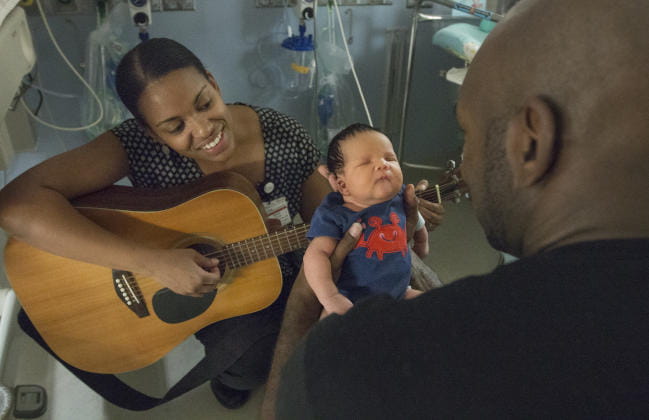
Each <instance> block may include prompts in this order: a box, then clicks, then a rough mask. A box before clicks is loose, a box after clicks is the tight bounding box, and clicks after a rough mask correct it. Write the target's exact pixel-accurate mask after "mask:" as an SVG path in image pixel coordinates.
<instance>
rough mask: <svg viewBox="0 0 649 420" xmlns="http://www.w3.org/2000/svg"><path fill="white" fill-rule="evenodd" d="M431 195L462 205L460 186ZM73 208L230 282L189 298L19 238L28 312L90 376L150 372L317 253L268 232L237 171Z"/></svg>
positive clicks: (11, 246)
mask: <svg viewBox="0 0 649 420" xmlns="http://www.w3.org/2000/svg"><path fill="white" fill-rule="evenodd" d="M421 195H422V196H424V197H426V198H427V199H429V200H430V201H433V202H441V201H444V200H447V199H453V198H456V197H457V196H458V181H457V178H455V179H454V180H452V181H450V182H449V183H447V184H443V185H437V186H434V187H431V188H429V189H428V190H427V191H425V192H424V193H422V194H421ZM73 204H74V206H75V207H76V208H77V209H78V210H79V211H80V212H81V213H82V214H84V215H85V216H86V217H88V218H90V219H91V220H93V221H94V222H96V223H97V224H99V225H100V226H102V227H103V228H105V229H107V230H109V231H111V232H113V233H115V234H117V235H120V236H122V237H124V238H127V239H129V240H132V241H137V242H138V243H142V244H145V245H147V246H150V247H154V248H165V249H169V248H179V247H191V248H194V249H196V250H197V251H199V252H201V253H202V254H205V255H208V256H214V257H216V258H218V259H219V261H220V263H219V268H220V270H221V273H222V278H223V282H222V283H221V284H220V285H219V286H218V287H217V288H216V289H215V290H214V291H213V292H211V293H208V294H206V295H204V296H202V297H188V296H183V295H179V294H176V293H174V292H172V291H171V290H169V289H168V288H165V287H164V286H163V285H161V284H160V283H158V282H157V281H156V280H154V279H152V278H147V277H144V276H139V275H137V274H136V273H131V272H127V271H123V270H118V269H111V268H106V267H102V266H98V265H94V264H89V263H85V262H81V261H77V260H72V259H68V258H64V257H60V256H56V255H53V254H50V253H48V252H46V251H42V250H40V249H38V248H35V247H32V246H30V245H28V244H26V243H25V242H22V241H20V240H18V239H16V238H13V237H12V238H10V239H9V241H8V242H7V245H6V248H5V268H6V272H7V278H8V279H9V282H10V283H11V286H12V287H13V289H14V291H15V293H16V295H17V297H18V300H19V301H20V303H21V305H22V307H23V308H24V310H25V311H26V312H27V314H28V316H29V317H30V319H31V321H32V322H33V324H34V326H35V327H36V329H37V330H38V331H39V333H40V334H41V335H42V337H43V338H44V340H45V341H46V342H47V343H48V345H49V346H50V347H51V348H52V350H53V351H54V352H55V353H56V354H57V355H58V356H59V357H61V358H62V359H63V360H65V361H66V362H68V363H69V364H71V365H72V366H75V367H77V368H79V369H83V370H86V371H89V372H97V373H121V372H127V371H131V370H135V369H139V368H142V367H145V366H147V365H149V364H152V363H154V362H156V361H157V360H159V359H160V358H162V357H163V356H164V355H166V354H167V353H168V352H169V351H171V349H173V348H174V347H175V346H177V345H178V344H180V343H181V342H182V341H184V340H185V339H186V338H187V337H188V336H189V335H191V334H193V333H195V332H197V331H198V330H200V329H201V328H203V327H205V326H207V325H209V324H212V323H214V322H217V321H221V320H224V319H227V318H232V317H236V316H240V315H245V314H249V313H252V312H255V311H259V310H261V309H264V308H266V307H267V306H269V305H270V304H271V303H273V302H274V301H275V299H276V298H277V296H278V295H279V293H280V290H281V287H282V274H281V271H280V267H279V263H278V261H277V258H276V257H277V256H278V255H281V254H284V253H287V252H290V251H294V250H296V249H300V248H304V247H306V245H307V239H306V232H307V230H308V225H299V226H296V227H290V228H286V229H283V230H280V231H277V232H273V233H268V231H267V228H266V225H265V223H264V211H263V206H262V205H261V200H260V199H259V196H258V195H257V192H256V191H255V189H254V188H253V187H252V185H251V184H250V183H249V182H248V181H247V180H246V179H245V178H243V177H242V176H240V175H238V174H234V173H225V174H224V173H220V174H215V175H210V176H207V177H203V178H201V179H200V180H198V181H197V182H195V183H193V184H187V185H183V186H178V187H172V188H166V189H164V190H153V189H144V188H134V187H125V186H111V187H109V188H106V189H104V190H102V191H99V192H96V193H92V194H90V195H87V196H84V197H81V198H79V199H76V200H74V201H73Z"/></svg>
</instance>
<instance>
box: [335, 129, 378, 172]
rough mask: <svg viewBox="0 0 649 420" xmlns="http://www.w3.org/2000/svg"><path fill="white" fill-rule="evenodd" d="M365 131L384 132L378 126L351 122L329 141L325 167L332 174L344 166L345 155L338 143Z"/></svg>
mask: <svg viewBox="0 0 649 420" xmlns="http://www.w3.org/2000/svg"><path fill="white" fill-rule="evenodd" d="M365 131H376V132H377V133H381V134H385V133H383V132H382V131H381V130H379V129H378V128H374V127H372V126H371V125H367V124H363V123H354V124H351V125H349V126H347V127H345V128H343V129H342V130H340V132H338V134H336V135H335V136H334V137H333V138H332V139H331V142H329V149H328V150H327V169H328V170H329V172H330V173H332V174H337V173H338V172H340V170H341V169H342V168H343V166H345V157H344V156H343V151H342V148H341V147H340V143H342V142H343V141H344V140H347V139H348V138H350V137H353V136H355V135H356V134H358V133H363V132H365Z"/></svg>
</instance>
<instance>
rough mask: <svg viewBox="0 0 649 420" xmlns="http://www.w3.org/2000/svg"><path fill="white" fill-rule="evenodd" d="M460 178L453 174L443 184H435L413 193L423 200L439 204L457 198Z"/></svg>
mask: <svg viewBox="0 0 649 420" xmlns="http://www.w3.org/2000/svg"><path fill="white" fill-rule="evenodd" d="M462 185H463V184H462V180H461V179H460V178H459V177H457V176H453V177H452V179H451V180H450V181H448V182H445V183H443V184H435V185H433V186H431V187H428V188H427V189H425V190H424V191H416V192H415V195H416V196H417V197H421V198H423V199H424V200H428V201H430V202H433V203H437V204H441V203H442V202H444V201H448V200H456V199H459V198H460V196H461V194H462V192H461V188H462Z"/></svg>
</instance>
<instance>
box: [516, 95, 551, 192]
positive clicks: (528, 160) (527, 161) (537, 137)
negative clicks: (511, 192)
mask: <svg viewBox="0 0 649 420" xmlns="http://www.w3.org/2000/svg"><path fill="white" fill-rule="evenodd" d="M557 127H558V121H557V116H556V114H555V113H554V110H553V108H552V106H551V104H550V103H549V102H548V101H546V100H545V99H543V98H541V97H538V96H535V97H532V98H530V99H528V100H526V101H525V103H524V104H523V107H522V108H521V110H520V111H519V112H518V113H517V114H516V115H515V116H514V117H513V118H512V119H511V120H510V121H509V124H508V126H507V132H506V134H505V144H506V150H507V159H508V161H509V164H510V167H511V169H512V176H513V180H512V181H513V186H514V188H516V187H528V186H531V185H534V184H535V183H537V182H539V181H540V180H541V179H542V178H543V177H544V175H545V174H546V173H547V172H548V171H549V170H550V169H551V167H552V165H553V164H554V161H555V155H556V150H557V146H558V141H559V139H558V135H557Z"/></svg>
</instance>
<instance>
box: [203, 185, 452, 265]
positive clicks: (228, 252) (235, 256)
mask: <svg viewBox="0 0 649 420" xmlns="http://www.w3.org/2000/svg"><path fill="white" fill-rule="evenodd" d="M458 184H459V180H458V179H454V180H452V181H450V182H447V183H445V184H441V185H439V184H437V185H434V186H432V187H429V188H428V189H426V190H425V191H418V192H417V193H416V194H417V196H418V197H422V198H424V199H426V200H428V201H432V202H433V203H441V202H442V201H445V200H451V199H454V198H456V197H458V196H459V193H458ZM308 230H309V225H308V224H302V225H298V226H292V227H288V228H285V229H282V230H280V231H277V232H274V233H269V234H265V235H260V236H257V237H254V238H250V239H246V240H244V241H241V242H235V243H231V244H228V245H226V246H224V247H223V248H221V249H219V250H218V251H216V252H214V253H211V254H206V256H208V257H212V256H213V257H216V258H218V259H219V261H220V264H224V265H225V266H227V267H229V268H239V267H243V266H246V265H250V264H253V263H256V262H258V261H263V260H265V259H267V258H272V257H276V256H278V255H282V254H286V253H287V252H291V251H295V250H297V249H300V248H306V246H307V245H308V244H309V240H308V239H307V237H306V232H307V231H308Z"/></svg>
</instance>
